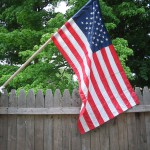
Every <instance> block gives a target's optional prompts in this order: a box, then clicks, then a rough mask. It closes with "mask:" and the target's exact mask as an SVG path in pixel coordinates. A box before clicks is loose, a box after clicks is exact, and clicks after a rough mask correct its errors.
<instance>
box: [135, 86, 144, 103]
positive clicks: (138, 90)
mask: <svg viewBox="0 0 150 150" xmlns="http://www.w3.org/2000/svg"><path fill="white" fill-rule="evenodd" d="M135 92H136V94H137V96H138V98H139V100H140V104H143V103H144V102H143V96H142V93H141V89H140V87H135Z"/></svg>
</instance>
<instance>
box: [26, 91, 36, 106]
mask: <svg viewBox="0 0 150 150" xmlns="http://www.w3.org/2000/svg"><path fill="white" fill-rule="evenodd" d="M27 107H28V108H34V107H35V94H34V91H33V90H32V89H31V90H29V92H28V95H27Z"/></svg>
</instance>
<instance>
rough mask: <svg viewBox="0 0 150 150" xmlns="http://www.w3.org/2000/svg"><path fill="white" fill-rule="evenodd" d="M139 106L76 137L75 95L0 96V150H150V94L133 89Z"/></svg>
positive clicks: (13, 93)
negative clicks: (138, 100)
mask: <svg viewBox="0 0 150 150" xmlns="http://www.w3.org/2000/svg"><path fill="white" fill-rule="evenodd" d="M135 91H136V93H137V95H138V97H139V99H140V102H141V104H140V105H138V106H135V107H134V108H133V109H131V110H130V111H127V112H126V113H123V114H122V115H119V116H118V117H116V118H115V119H113V120H111V121H109V122H107V123H105V124H104V125H103V126H101V127H99V128H97V129H95V130H93V131H91V132H88V133H86V134H84V135H80V134H79V132H78V129H77V118H78V114H79V110H80V105H81V101H80V98H79V95H78V92H77V90H74V91H73V93H72V95H71V96H70V93H69V91H68V90H65V91H64V93H63V94H62V95H61V93H60V91H59V90H56V91H55V93H54V95H53V94H52V91H51V90H47V91H46V94H45V95H43V93H42V91H41V90H39V91H38V93H37V94H36V95H35V94H34V92H33V91H32V90H30V91H29V92H28V94H27V95H26V94H25V92H24V91H23V90H22V91H21V92H20V94H19V96H16V92H15V90H12V91H11V93H10V94H8V93H7V92H5V94H3V95H1V96H0V150H150V91H149V89H148V88H147V87H145V88H144V89H143V90H142V92H141V90H140V88H135Z"/></svg>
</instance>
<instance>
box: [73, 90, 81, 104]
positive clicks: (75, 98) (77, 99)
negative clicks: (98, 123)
mask: <svg viewBox="0 0 150 150" xmlns="http://www.w3.org/2000/svg"><path fill="white" fill-rule="evenodd" d="M72 105H73V106H74V107H75V106H81V98H80V95H79V92H78V90H77V89H74V90H73V92H72Z"/></svg>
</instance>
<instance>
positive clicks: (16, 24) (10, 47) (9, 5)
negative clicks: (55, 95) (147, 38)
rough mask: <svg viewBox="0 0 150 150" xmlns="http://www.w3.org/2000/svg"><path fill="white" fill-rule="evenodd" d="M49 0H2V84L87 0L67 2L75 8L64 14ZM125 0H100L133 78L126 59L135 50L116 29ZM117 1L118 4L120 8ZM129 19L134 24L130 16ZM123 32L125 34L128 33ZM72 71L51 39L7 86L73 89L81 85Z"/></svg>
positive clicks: (114, 40)
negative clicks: (51, 5)
mask: <svg viewBox="0 0 150 150" xmlns="http://www.w3.org/2000/svg"><path fill="white" fill-rule="evenodd" d="M50 2H51V4H53V7H52V11H50V12H47V11H45V10H44V9H43V8H44V7H45V6H46V5H47V4H48V3H50ZM50 2H49V1H45V2H44V1H42V0H40V1H35V0H28V1H21V0H15V1H9V2H8V1H3V2H0V5H1V8H0V22H1V27H0V60H5V61H7V64H6V65H4V64H3V65H0V70H1V71H0V77H1V79H0V84H3V83H4V82H5V81H6V79H8V77H9V76H11V75H12V73H13V72H14V71H15V70H17V69H18V65H20V64H22V63H24V62H25V60H27V59H28V58H29V57H30V56H31V55H32V54H33V53H34V52H35V51H36V50H37V49H38V48H39V47H40V45H42V44H43V43H44V42H45V41H46V40H47V39H48V38H50V37H51V35H52V34H53V33H55V32H56V31H57V29H58V28H60V27H61V26H62V25H63V24H64V23H65V22H66V21H67V20H68V19H69V18H70V17H71V16H72V15H73V14H75V13H76V12H77V11H78V10H79V9H80V8H81V7H82V6H83V5H84V4H85V3H86V2H87V0H83V1H80V2H79V1H76V0H70V1H69V3H68V5H72V8H71V9H70V10H69V11H68V12H67V14H65V15H63V14H60V13H55V12H54V6H56V1H50ZM115 2H116V3H115ZM122 3H123V2H119V0H116V1H114V3H112V4H111V2H109V1H108V2H107V1H106V0H105V2H104V1H101V8H102V12H103V17H104V20H105V23H106V27H107V29H108V30H109V32H110V35H112V39H113V43H114V45H115V47H116V50H117V52H118V54H119V57H120V60H121V62H122V65H123V67H124V69H125V71H126V73H127V75H128V78H129V79H131V80H132V79H133V76H132V72H131V71H130V68H129V67H128V66H127V65H126V61H127V60H128V57H129V56H131V55H133V51H132V49H131V48H129V47H128V42H127V40H125V39H123V38H124V36H120V32H117V30H118V29H119V30H121V29H122V28H121V27H120V22H121V20H120V19H122V18H121V17H119V16H118V14H117V13H118V12H117V10H118V11H121V10H120V8H119V5H120V4H122ZM114 4H116V6H118V7H117V10H116V7H115V6H114ZM124 9H125V8H124ZM122 11H124V10H122ZM142 11H143V10H142ZM129 23H130V24H132V22H131V20H130V22H129ZM123 25H124V24H123ZM123 27H124V26H123ZM124 35H125V37H126V35H127V34H124ZM16 65H17V66H16ZM73 75H74V73H73V71H72V70H71V68H70V67H69V66H68V64H67V62H66V61H65V60H64V59H63V57H62V55H61V54H60V53H59V51H58V50H57V49H56V47H55V46H54V44H53V43H50V44H49V45H48V46H47V47H46V48H45V49H44V50H43V51H42V52H41V53H40V54H39V55H38V56H37V57H36V59H34V60H33V61H32V62H31V63H30V65H29V66H28V67H27V68H26V69H25V70H24V71H23V72H21V73H20V74H19V75H18V76H17V77H16V78H15V79H14V80H13V81H12V82H11V83H10V84H9V86H8V87H7V88H8V90H10V89H12V88H15V89H18V90H19V89H20V88H24V89H26V90H28V89H30V88H33V89H35V90H38V89H43V90H46V89H47V88H50V89H53V90H55V89H56V88H60V89H61V90H62V91H63V90H64V89H65V88H69V89H70V90H72V89H73V88H74V87H77V86H78V85H77V82H75V81H74V80H73V78H72V76H73Z"/></svg>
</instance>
